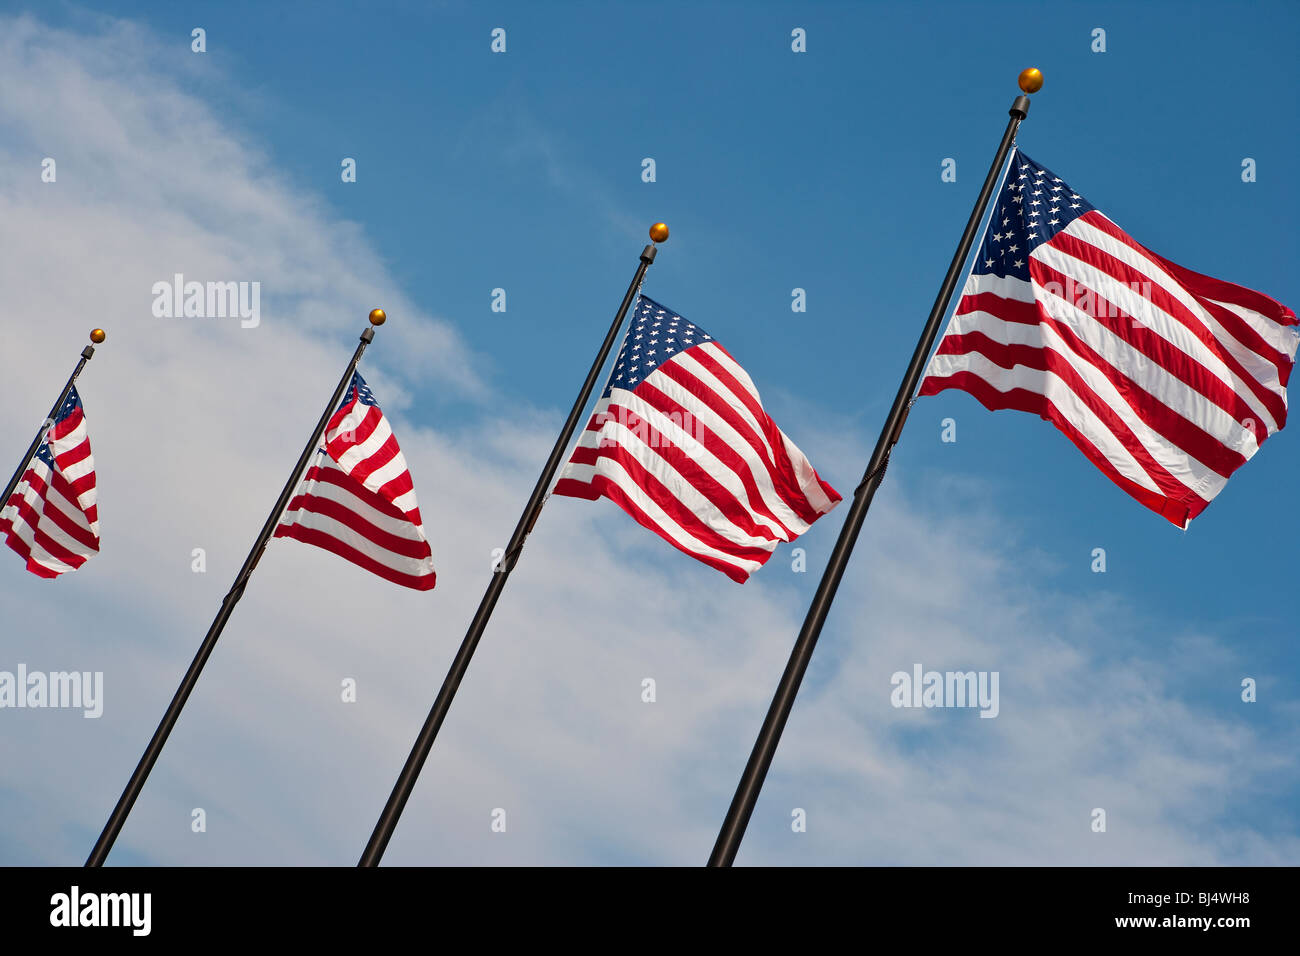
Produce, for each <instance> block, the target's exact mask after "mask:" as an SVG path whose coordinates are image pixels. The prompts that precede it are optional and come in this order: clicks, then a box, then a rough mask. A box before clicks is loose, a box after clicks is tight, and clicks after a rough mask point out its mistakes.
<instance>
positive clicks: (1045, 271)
mask: <svg viewBox="0 0 1300 956" xmlns="http://www.w3.org/2000/svg"><path fill="white" fill-rule="evenodd" d="M1030 271H1031V272H1032V273H1033V275H1034V278H1035V281H1037V282H1039V283H1040V284H1041V285H1046V284H1047V283H1049V282H1054V283H1056V284H1058V285H1060V286H1062V293H1063V294H1062V295H1061V296H1060V298H1061V299H1062V300H1063V301H1066V302H1070V303H1071V304H1074V305H1077V304H1078V303H1079V302H1080V299H1079V297H1078V295H1077V294H1076V290H1078V289H1086V287H1085V286H1082V285H1080V284H1079V283H1077V282H1076V281H1075V279H1074V277H1073V276H1070V275H1067V274H1065V273H1062V272H1060V271H1058V270H1056V269H1052V268H1051V267H1049V266H1048V265H1047V264H1046V263H1043V262H1040V261H1038V260H1037V259H1031V260H1030ZM1085 294H1088V295H1091V296H1092V300H1093V303H1094V305H1093V307H1092V308H1090V309H1089V310H1087V311H1089V313H1090V315H1091V317H1092V318H1093V320H1094V321H1096V322H1097V323H1098V324H1100V325H1102V326H1104V327H1105V328H1107V329H1108V330H1110V331H1111V332H1112V333H1114V334H1115V335H1116V336H1118V337H1119V338H1121V339H1123V340H1124V341H1125V342H1127V343H1128V344H1129V345H1130V346H1132V347H1133V348H1134V349H1136V350H1137V351H1138V352H1140V353H1141V354H1142V355H1144V356H1145V357H1146V358H1148V359H1150V360H1151V361H1152V362H1154V363H1156V364H1158V365H1159V366H1160V367H1161V368H1162V369H1164V370H1165V371H1166V372H1168V373H1169V374H1170V375H1172V376H1173V377H1175V378H1177V379H1178V380H1179V381H1181V382H1183V383H1184V384H1186V385H1187V386H1188V387H1190V388H1191V389H1192V390H1193V391H1195V392H1197V393H1198V394H1199V395H1200V396H1202V397H1203V398H1205V400H1206V401H1208V402H1211V403H1213V404H1214V405H1217V406H1218V407H1219V408H1221V409H1222V410H1223V411H1224V412H1226V413H1227V414H1229V415H1231V416H1232V417H1233V418H1234V419H1235V420H1236V421H1238V422H1239V423H1241V424H1242V425H1243V426H1244V427H1247V428H1250V430H1251V431H1252V432H1253V433H1254V435H1255V440H1256V442H1257V443H1262V442H1263V441H1264V439H1265V438H1267V437H1268V434H1269V432H1268V428H1267V426H1266V425H1265V424H1264V422H1263V421H1261V420H1259V418H1258V417H1257V413H1256V412H1255V411H1254V410H1253V409H1252V408H1251V407H1250V406H1249V405H1248V404H1246V400H1245V399H1244V398H1242V396H1241V394H1240V393H1238V392H1237V391H1235V390H1234V389H1233V388H1232V387H1231V386H1229V385H1228V384H1227V383H1226V382H1224V381H1223V380H1222V379H1221V378H1219V377H1218V376H1217V375H1215V374H1214V373H1213V372H1211V371H1210V370H1209V369H1207V368H1206V367H1205V366H1204V365H1202V364H1201V363H1200V362H1198V361H1196V360H1195V359H1194V358H1192V357H1191V356H1190V355H1188V354H1187V353H1186V352H1184V351H1183V350H1182V349H1180V348H1178V347H1177V346H1175V345H1174V344H1173V343H1171V342H1169V341H1168V340H1167V339H1165V338H1163V337H1162V336H1160V335H1158V334H1157V333H1156V332H1153V331H1152V330H1151V329H1149V328H1148V327H1147V326H1146V325H1144V324H1142V323H1141V322H1140V321H1139V320H1137V319H1135V318H1134V317H1133V316H1131V315H1130V314H1129V313H1127V312H1125V311H1124V310H1123V309H1121V308H1119V307H1118V306H1117V305H1115V304H1114V303H1113V302H1112V301H1111V300H1110V299H1108V298H1106V297H1105V296H1102V295H1100V294H1099V293H1097V292H1096V291H1095V290H1091V289H1086V292H1085ZM1035 309H1036V311H1037V312H1038V314H1039V315H1041V316H1042V317H1043V320H1044V321H1047V320H1048V319H1049V318H1050V317H1049V316H1048V313H1047V311H1046V310H1045V309H1043V308H1041V307H1040V306H1037V305H1036V306H1035ZM1112 313H1115V314H1114V315H1112ZM1058 326H1059V323H1058ZM1065 327H1068V323H1066V326H1065ZM1207 464H1208V462H1207Z"/></svg>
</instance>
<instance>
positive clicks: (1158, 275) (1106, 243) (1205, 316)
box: [1033, 219, 1285, 433]
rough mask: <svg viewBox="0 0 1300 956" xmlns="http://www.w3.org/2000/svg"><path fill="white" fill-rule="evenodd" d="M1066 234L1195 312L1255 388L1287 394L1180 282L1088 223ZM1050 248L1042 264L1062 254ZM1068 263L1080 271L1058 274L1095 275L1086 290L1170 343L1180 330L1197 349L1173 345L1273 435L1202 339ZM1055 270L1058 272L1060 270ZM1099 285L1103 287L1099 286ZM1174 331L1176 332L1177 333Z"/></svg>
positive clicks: (1273, 371)
mask: <svg viewBox="0 0 1300 956" xmlns="http://www.w3.org/2000/svg"><path fill="white" fill-rule="evenodd" d="M1076 227H1078V228H1076ZM1116 228H1118V227H1116ZM1065 232H1067V233H1069V234H1071V235H1073V236H1075V237H1076V238H1078V239H1080V240H1082V241H1083V242H1086V243H1088V244H1090V245H1093V246H1096V247H1097V248H1099V249H1101V250H1102V251H1103V252H1105V253H1107V254H1108V255H1111V256H1113V257H1114V258H1116V259H1118V260H1119V261H1121V262H1123V263H1125V264H1126V265H1128V266H1129V267H1131V268H1132V269H1134V270H1136V271H1137V272H1139V273H1141V274H1142V275H1144V276H1146V277H1147V279H1148V280H1149V281H1151V282H1152V284H1153V285H1157V286H1159V287H1160V288H1161V289H1163V290H1164V291H1165V292H1166V293H1168V294H1169V295H1170V296H1171V297H1172V298H1173V299H1175V300H1176V301H1178V302H1180V303H1181V304H1182V305H1183V306H1184V307H1185V308H1186V309H1187V310H1188V311H1189V312H1191V314H1192V317H1193V318H1194V319H1196V320H1199V321H1200V323H1201V324H1202V325H1203V326H1204V327H1205V328H1206V329H1207V330H1208V331H1209V333H1210V335H1211V337H1213V338H1214V339H1215V340H1216V341H1217V342H1218V344H1219V345H1220V346H1222V347H1223V348H1224V349H1226V350H1227V351H1228V352H1229V353H1230V354H1231V355H1232V357H1233V358H1235V359H1236V360H1237V361H1238V363H1240V364H1241V366H1242V368H1244V369H1245V371H1246V373H1247V374H1248V375H1250V376H1251V378H1253V379H1254V380H1255V381H1256V382H1257V383H1259V384H1261V385H1263V386H1265V387H1266V388H1267V389H1268V390H1269V391H1271V392H1273V393H1274V394H1275V395H1282V396H1285V390H1284V389H1283V387H1282V383H1281V382H1280V381H1279V380H1278V371H1277V368H1276V366H1274V365H1273V363H1272V362H1269V361H1267V360H1266V359H1264V358H1263V357H1262V356H1260V355H1259V354H1258V353H1257V352H1255V351H1254V350H1252V349H1249V348H1247V347H1246V346H1245V345H1242V344H1241V343H1240V342H1238V341H1237V340H1236V339H1235V338H1233V337H1232V336H1231V335H1230V334H1228V331H1227V329H1225V328H1224V327H1223V326H1222V325H1220V324H1219V322H1218V320H1217V319H1215V318H1214V316H1212V315H1211V314H1210V312H1209V311H1208V310H1207V309H1206V308H1205V307H1204V306H1202V305H1201V304H1200V303H1199V302H1197V301H1196V298H1195V297H1194V296H1193V295H1192V294H1191V293H1190V292H1188V291H1187V289H1185V288H1183V286H1181V285H1180V284H1179V283H1178V280H1176V279H1175V278H1174V277H1173V276H1171V275H1169V273H1167V272H1166V271H1165V269H1164V267H1163V266H1161V265H1160V264H1158V263H1156V262H1154V261H1152V260H1151V259H1149V258H1147V257H1146V256H1144V255H1142V254H1141V253H1139V252H1138V251H1137V250H1136V249H1134V248H1132V247H1131V246H1129V245H1127V244H1126V243H1122V242H1120V241H1119V240H1117V239H1112V238H1111V237H1110V236H1109V235H1107V234H1106V233H1104V232H1102V231H1101V230H1100V229H1098V228H1097V227H1095V226H1093V225H1091V224H1089V223H1087V222H1084V220H1082V219H1076V220H1075V221H1074V222H1072V223H1070V225H1069V226H1067V227H1066V228H1065ZM1049 248H1051V247H1049V246H1046V245H1042V246H1039V247H1038V248H1037V249H1035V250H1034V253H1033V254H1034V256H1036V257H1038V258H1041V259H1043V260H1044V261H1048V260H1049V259H1050V258H1051V257H1052V256H1053V255H1054V254H1055V253H1057V252H1059V250H1053V252H1052V253H1048V254H1047V255H1043V256H1040V255H1039V253H1041V252H1043V251H1044V250H1045V249H1049ZM1062 255H1064V254H1062ZM1066 258H1068V259H1069V261H1071V262H1074V263H1078V264H1079V265H1078V266H1076V267H1074V268H1070V269H1060V270H1059V271H1063V272H1067V273H1073V274H1074V275H1075V277H1076V280H1077V278H1078V276H1079V275H1080V274H1084V275H1087V274H1092V275H1093V276H1094V279H1093V280H1092V281H1091V282H1086V283H1085V284H1087V285H1090V286H1091V287H1092V288H1093V289H1098V290H1101V289H1105V290H1106V291H1107V293H1108V295H1107V297H1108V298H1110V295H1109V293H1110V292H1111V291H1112V290H1113V291H1114V293H1115V295H1116V296H1118V297H1119V298H1120V300H1121V301H1120V302H1118V303H1117V304H1119V305H1120V307H1121V308H1123V309H1124V310H1125V311H1126V312H1129V313H1130V314H1131V315H1134V316H1136V317H1137V318H1139V319H1140V320H1141V321H1142V322H1143V323H1144V324H1150V323H1149V322H1148V319H1154V320H1155V322H1154V325H1153V329H1154V331H1155V332H1156V333H1157V334H1159V335H1160V336H1161V337H1163V338H1166V339H1168V340H1170V341H1171V342H1172V341H1174V338H1173V333H1176V332H1177V329H1181V330H1182V334H1181V337H1182V338H1183V339H1189V340H1190V342H1194V343H1195V345H1194V346H1191V347H1189V345H1190V343H1189V344H1183V343H1182V342H1175V344H1176V345H1178V347H1179V348H1181V349H1182V350H1183V351H1184V352H1187V353H1188V354H1189V355H1191V356H1192V357H1193V358H1194V359H1196V360H1197V361H1198V362H1200V363H1201V364H1202V365H1204V366H1205V367H1206V368H1209V369H1210V370H1211V371H1213V372H1214V373H1215V374H1217V375H1219V377H1220V378H1223V379H1224V381H1226V382H1228V383H1229V385H1230V386H1231V387H1232V389H1233V391H1235V392H1237V393H1239V394H1240V395H1241V397H1242V399H1243V400H1244V401H1246V402H1248V403H1250V404H1251V407H1252V408H1255V407H1256V406H1258V408H1259V414H1260V417H1261V418H1263V419H1264V420H1265V424H1266V425H1267V426H1268V430H1269V432H1270V433H1272V432H1275V431H1277V426H1276V423H1274V422H1273V419H1272V417H1271V416H1269V415H1268V413H1267V411H1265V410H1264V409H1263V406H1262V405H1260V404H1259V399H1258V398H1256V397H1255V395H1254V393H1252V392H1251V391H1250V389H1249V387H1248V386H1247V385H1246V384H1245V383H1244V382H1243V381H1242V380H1241V379H1240V378H1239V377H1238V376H1237V375H1236V374H1235V373H1233V372H1232V371H1231V370H1230V369H1229V368H1228V366H1227V365H1226V364H1224V363H1223V362H1222V361H1221V360H1220V359H1218V358H1217V356H1215V355H1214V354H1213V353H1212V352H1211V351H1210V350H1209V349H1207V348H1206V347H1205V345H1204V344H1202V343H1201V342H1200V340H1199V339H1197V338H1196V337H1195V336H1192V335H1191V333H1190V331H1188V330H1187V329H1186V326H1184V325H1183V324H1182V323H1181V322H1178V320H1177V319H1175V318H1173V317H1172V316H1171V315H1169V314H1168V313H1167V312H1165V311H1164V310H1163V309H1160V308H1158V307H1157V306H1155V305H1154V304H1153V303H1151V302H1150V301H1149V300H1147V299H1145V298H1143V297H1142V296H1140V295H1139V294H1138V293H1136V292H1134V291H1133V290H1132V289H1129V288H1127V287H1126V286H1124V285H1122V284H1120V283H1118V282H1116V281H1115V280H1114V279H1112V278H1110V277H1109V276H1107V275H1105V273H1102V272H1101V270H1099V269H1096V268H1095V267H1093V266H1088V265H1087V264H1086V263H1083V262H1081V261H1080V260H1078V259H1075V258H1074V257H1072V256H1069V257H1066ZM1057 268H1058V269H1059V267H1057ZM1097 283H1105V284H1104V285H1099V284H1097ZM1175 326H1176V327H1177V328H1174V327H1175ZM1202 356H1204V358H1202ZM1220 370H1221V371H1220Z"/></svg>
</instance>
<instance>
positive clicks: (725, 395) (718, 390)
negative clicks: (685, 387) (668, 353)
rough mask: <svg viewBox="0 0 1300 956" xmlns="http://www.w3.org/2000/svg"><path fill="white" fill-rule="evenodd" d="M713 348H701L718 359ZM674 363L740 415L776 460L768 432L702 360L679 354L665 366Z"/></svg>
mask: <svg viewBox="0 0 1300 956" xmlns="http://www.w3.org/2000/svg"><path fill="white" fill-rule="evenodd" d="M712 346H713V343H712V342H706V343H705V344H704V345H701V346H700V348H701V349H702V350H704V351H706V352H708V353H709V355H711V356H712V357H713V358H715V359H716V358H717V357H718V355H719V354H720V353H719V352H718V350H717V348H714V347H712ZM673 362H676V363H677V364H678V365H680V366H681V367H682V368H684V369H685V370H686V371H688V372H690V373H691V374H692V375H694V376H695V377H696V378H698V379H699V380H700V381H702V382H703V383H704V384H705V385H706V386H708V388H709V389H710V390H711V391H712V392H713V393H714V394H715V395H717V396H718V397H719V398H720V399H722V401H723V403H724V404H725V405H726V406H727V407H728V408H730V409H732V410H733V411H734V412H735V413H736V414H737V415H739V416H740V417H741V419H743V420H744V423H745V424H746V425H748V426H749V430H750V432H751V433H752V434H753V436H754V437H755V438H757V439H758V440H759V441H760V442H762V444H763V447H764V448H766V449H767V459H768V461H775V460H776V456H775V455H774V454H773V452H772V446H771V445H770V444H768V441H767V432H766V431H764V429H763V426H762V425H761V424H759V422H758V421H757V420H755V418H754V416H753V415H751V414H750V411H749V408H748V407H747V406H746V405H745V404H744V402H742V401H741V400H740V398H739V397H738V396H737V395H736V394H735V393H734V392H733V391H732V390H731V389H730V388H728V387H727V386H726V385H724V384H722V381H721V380H720V379H718V378H717V376H715V375H714V374H713V373H712V372H711V371H709V370H708V369H707V368H705V367H704V365H703V364H702V363H701V362H700V360H699V359H697V358H696V357H695V356H694V355H692V354H691V353H690V352H689V351H686V352H678V353H677V354H676V355H674V356H673V357H672V358H670V359H669V360H668V361H667V362H665V363H664V364H665V365H668V364H671V363H673ZM661 367H662V366H661ZM658 371H659V369H655V372H658ZM651 374H654V373H651ZM754 398H755V400H757V398H758V396H757V395H755V396H754ZM760 404H761V403H760Z"/></svg>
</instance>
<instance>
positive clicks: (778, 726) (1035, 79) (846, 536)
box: [708, 69, 1043, 867]
mask: <svg viewBox="0 0 1300 956" xmlns="http://www.w3.org/2000/svg"><path fill="white" fill-rule="evenodd" d="M1042 85H1043V75H1042V73H1040V72H1039V71H1038V70H1036V69H1028V70H1025V71H1024V72H1022V73H1021V74H1020V89H1021V90H1022V91H1023V93H1024V94H1029V93H1037V92H1038V91H1039V90H1040V89H1041V88H1042ZM1010 114H1011V119H1010V120H1009V121H1008V122H1007V128H1006V131H1005V132H1004V133H1003V134H1002V142H1001V143H1000V144H999V145H998V151H997V155H996V156H995V157H994V158H993V164H992V165H991V166H990V167H989V172H988V175H987V176H986V177H984V185H983V187H982V188H981V189H980V193H979V198H978V199H977V200H976V201H975V208H974V209H973V210H971V214H970V219H969V220H967V222H966V229H965V231H964V232H963V233H962V235H961V241H960V242H959V243H958V244H957V251H956V253H955V254H954V255H953V257H952V262H951V263H950V264H949V266H948V273H947V274H946V275H945V276H944V278H943V285H941V286H940V287H939V295H938V297H937V298H936V299H935V300H934V307H933V308H931V309H930V317H929V318H928V319H927V320H926V323H925V328H924V329H923V330H922V332H921V339H920V341H919V342H918V343H917V345H916V350H915V351H914V352H913V353H912V361H911V362H910V363H909V364H908V366H907V372H906V374H905V375H904V376H903V383H902V385H900V386H899V389H898V394H897V395H895V396H894V404H893V407H892V408H890V410H889V417H888V418H887V419H885V427H884V429H883V430H882V431H881V433H880V438H879V439H878V440H877V441H876V447H875V450H874V451H873V452H872V453H871V460H870V461H869V462H868V463H867V470H866V473H865V474H864V475H863V478H862V482H861V484H859V485H858V487H857V490H856V491H854V493H853V505H852V506H851V507H850V508H849V512H848V514H847V515H846V516H845V519H844V526H843V527H842V528H841V529H840V536H839V538H838V540H836V542H835V549H834V550H833V551H832V552H831V555H830V558H829V560H828V561H827V562H826V570H825V572H824V573H823V574H822V579H821V583H820V584H819V585H818V586H817V593H816V594H814V595H813V599H812V604H811V606H810V607H809V608H808V615H807V617H806V618H805V619H804V622H803V627H802V628H801V629H800V631H799V637H798V638H797V639H796V640H795V644H794V649H793V650H792V651H791V652H790V660H789V662H788V663H787V664H786V666H785V672H784V673H783V674H782V675H781V682H780V683H779V684H778V685H777V688H776V694H775V695H774V696H773V698H772V704H771V706H770V707H769V708H768V711H767V717H766V718H764V720H763V727H762V729H761V730H760V731H759V734H758V739H757V740H756V741H755V742H754V749H753V751H751V753H750V755H749V761H748V763H746V764H745V771H744V773H743V774H742V775H741V778H740V784H739V785H738V786H737V787H736V794H735V796H734V797H733V798H732V801H731V807H730V809H728V811H727V817H726V819H725V820H724V821H723V823H722V828H721V830H720V831H719V832H718V839H717V842H716V843H715V844H714V846H713V853H712V854H711V855H710V856H709V864H708V865H709V866H711V867H722V866H731V864H732V862H733V861H734V860H735V859H736V851H737V850H738V849H740V841H741V840H743V839H744V837H745V828H746V827H747V826H748V825H749V818H750V815H751V814H753V812H754V805H755V804H756V803H757V802H758V795H759V791H760V790H762V788H763V780H764V778H765V777H766V776H767V771H768V768H769V767H771V765H772V758H773V757H774V756H775V755H776V748H777V745H778V744H779V743H780V741H781V732H782V731H783V730H784V729H785V724H786V721H787V720H788V719H789V717H790V710H791V708H792V707H793V706H794V699H795V695H796V694H798V693H799V684H800V683H801V682H802V681H803V675H804V672H805V671H806V670H807V669H808V662H809V661H810V660H812V655H813V650H814V648H815V647H816V646H817V638H818V636H819V635H820V634H821V630H822V625H823V624H824V623H825V621H826V615H827V612H829V610H830V606H831V602H832V601H834V600H835V592H836V590H837V589H838V588H839V586H840V579H841V578H842V577H843V576H844V569H845V568H846V567H847V566H848V562H849V556H850V554H851V553H852V551H853V546H854V544H855V543H856V542H857V540H858V533H859V532H860V531H861V530H862V522H863V519H864V518H866V515H867V509H868V508H870V507H871V499H872V498H873V497H875V494H876V489H877V488H878V487H879V486H880V481H881V479H882V478H883V477H884V474H885V467H886V466H887V465H888V464H889V454H890V452H891V451H892V450H893V447H894V445H895V444H897V443H898V439H899V437H900V436H901V435H902V432H903V425H904V423H905V422H906V421H907V412H908V409H909V408H910V406H911V400H912V396H913V395H914V394H915V392H916V386H917V384H918V382H919V381H920V379H921V372H922V370H923V369H924V366H925V361H926V358H927V356H929V354H930V348H931V347H932V346H933V345H934V340H935V337H936V336H937V335H938V334H939V327H940V325H942V323H943V317H944V316H945V315H946V314H947V312H948V306H949V304H950V303H951V301H952V296H953V293H954V292H955V291H956V289H957V283H958V281H959V280H960V279H961V274H962V267H963V266H964V265H965V263H966V256H967V255H968V254H969V253H970V249H971V245H972V244H973V243H974V241H975V235H976V233H977V232H978V231H979V225H980V222H981V221H982V220H983V218H984V212H985V209H986V208H987V207H988V203H989V199H990V198H991V197H992V195H993V189H994V187H995V185H996V184H997V181H998V179H999V177H1000V176H1001V175H1002V169H1003V166H1004V165H1005V164H1006V160H1007V156H1008V154H1009V153H1010V152H1011V148H1012V146H1013V145H1014V144H1015V139H1016V130H1017V129H1018V128H1019V126H1020V122H1021V120H1023V119H1024V118H1025V117H1026V116H1027V115H1028V114H1029V97H1028V96H1027V95H1021V96H1017V97H1016V99H1015V102H1014V103H1012V104H1011V110H1010Z"/></svg>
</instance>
